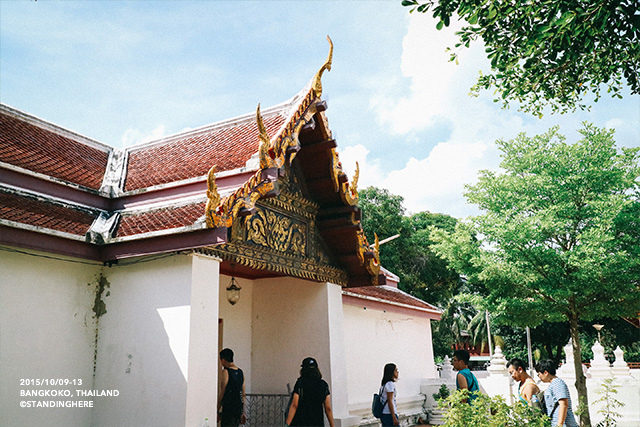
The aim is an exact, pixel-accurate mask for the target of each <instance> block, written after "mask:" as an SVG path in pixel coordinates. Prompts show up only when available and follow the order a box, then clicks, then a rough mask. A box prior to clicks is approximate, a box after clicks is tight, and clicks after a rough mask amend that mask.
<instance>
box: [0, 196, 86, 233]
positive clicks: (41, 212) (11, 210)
mask: <svg viewBox="0 0 640 427" xmlns="http://www.w3.org/2000/svg"><path fill="white" fill-rule="evenodd" d="M96 216H97V213H96V214H95V215H92V214H90V213H89V212H88V211H86V210H78V209H73V208H70V207H67V206H62V205H59V204H54V203H48V202H45V201H41V200H38V199H35V198H27V197H23V196H20V195H16V194H11V193H5V192H0V219H4V220H7V221H13V222H17V223H22V224H26V225H31V226H34V227H42V228H45V229H49V230H55V231H61V232H65V233H70V234H75V235H77V236H82V237H84V235H85V233H86V232H87V231H88V230H89V227H91V224H92V223H93V221H94V219H95V217H96Z"/></svg>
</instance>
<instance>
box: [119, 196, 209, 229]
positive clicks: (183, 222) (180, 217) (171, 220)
mask: <svg viewBox="0 0 640 427" xmlns="http://www.w3.org/2000/svg"><path fill="white" fill-rule="evenodd" d="M204 207H205V202H202V203H195V204H192V205H187V206H178V207H171V208H166V209H160V210H155V211H151V212H141V213H137V214H124V215H123V216H122V219H121V220H120V226H119V227H118V232H117V235H116V236H115V237H126V236H132V235H135V234H142V233H151V232H154V231H161V230H168V229H172V228H178V227H186V226H189V225H193V223H195V222H196V221H197V220H198V218H200V217H202V216H203V213H204Z"/></svg>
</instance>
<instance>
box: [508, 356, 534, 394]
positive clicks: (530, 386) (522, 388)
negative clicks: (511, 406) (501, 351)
mask: <svg viewBox="0 0 640 427" xmlns="http://www.w3.org/2000/svg"><path fill="white" fill-rule="evenodd" d="M507 369H508V371H509V375H511V378H513V380H514V381H516V382H518V398H519V399H520V402H522V403H524V404H526V405H529V406H531V399H532V397H533V395H534V394H536V393H538V392H539V391H540V389H539V388H538V385H537V384H536V382H535V381H534V380H533V378H531V376H530V375H529V374H527V370H526V369H527V366H526V365H525V364H524V362H523V361H522V360H520V359H511V360H510V361H509V364H508V365H507Z"/></svg>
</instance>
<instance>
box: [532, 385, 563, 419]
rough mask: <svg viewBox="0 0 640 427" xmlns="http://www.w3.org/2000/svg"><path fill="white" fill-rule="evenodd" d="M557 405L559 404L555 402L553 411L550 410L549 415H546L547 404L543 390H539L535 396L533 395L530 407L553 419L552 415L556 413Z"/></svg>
mask: <svg viewBox="0 0 640 427" xmlns="http://www.w3.org/2000/svg"><path fill="white" fill-rule="evenodd" d="M558 403H559V402H556V404H555V405H553V409H552V410H551V413H550V414H547V403H546V401H545V399H544V390H541V391H539V392H537V393H536V394H534V395H533V397H532V399H531V406H532V407H533V409H534V410H535V411H538V412H540V413H543V414H545V415H549V417H553V413H554V412H555V411H556V408H557V407H558Z"/></svg>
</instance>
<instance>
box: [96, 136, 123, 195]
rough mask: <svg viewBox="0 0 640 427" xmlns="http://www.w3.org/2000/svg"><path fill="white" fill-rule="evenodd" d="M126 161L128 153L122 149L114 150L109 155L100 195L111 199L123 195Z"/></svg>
mask: <svg viewBox="0 0 640 427" xmlns="http://www.w3.org/2000/svg"><path fill="white" fill-rule="evenodd" d="M128 160H129V153H128V152H127V151H126V150H125V149H124V148H114V149H113V151H111V153H109V160H108V161H107V168H106V170H105V173H104V177H103V178H102V185H101V186H100V190H99V191H100V193H101V194H103V195H105V196H107V197H111V198H116V197H119V196H121V195H122V194H123V189H124V182H125V180H126V176H127V161H128Z"/></svg>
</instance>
